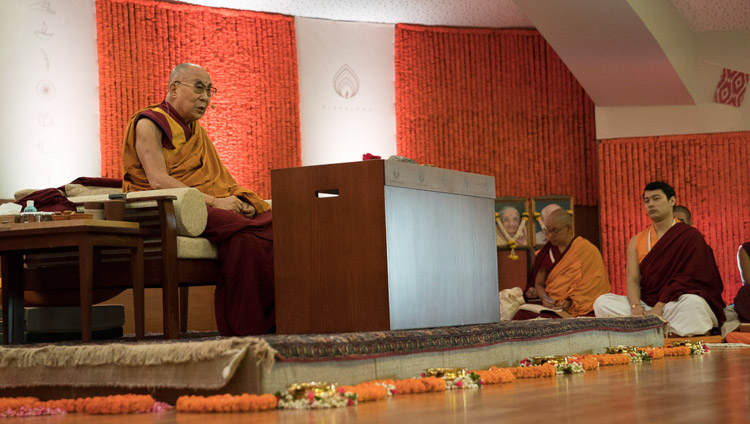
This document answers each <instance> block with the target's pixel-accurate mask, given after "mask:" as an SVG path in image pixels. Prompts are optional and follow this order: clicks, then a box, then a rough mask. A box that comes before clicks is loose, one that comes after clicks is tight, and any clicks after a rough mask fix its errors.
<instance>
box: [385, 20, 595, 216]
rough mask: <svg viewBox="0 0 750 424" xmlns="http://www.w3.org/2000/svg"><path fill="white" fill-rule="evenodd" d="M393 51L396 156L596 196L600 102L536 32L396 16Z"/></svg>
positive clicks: (521, 189) (504, 186)
mask: <svg viewBox="0 0 750 424" xmlns="http://www.w3.org/2000/svg"><path fill="white" fill-rule="evenodd" d="M395 56H396V57H395V66H396V126H397V131H396V133H397V144H398V152H399V154H400V155H403V156H408V157H411V158H413V159H415V160H416V161H418V162H420V163H431V164H435V165H436V166H439V167H443V168H451V169H458V170H465V171H469V172H475V173H479V174H486V175H493V176H495V178H496V184H497V185H496V188H497V195H498V196H521V197H535V196H541V195H549V194H565V195H573V196H575V201H576V203H577V204H582V205H587V206H594V205H596V204H597V175H596V169H597V168H596V139H595V137H596V135H595V127H594V105H593V103H592V101H591V99H590V98H589V97H588V96H587V95H586V93H585V92H584V91H583V88H582V87H581V85H580V84H579V83H578V82H577V81H576V79H575V78H574V77H573V75H572V74H571V73H570V71H569V70H568V68H567V67H566V66H565V64H564V63H563V62H562V61H561V60H560V58H559V57H558V56H557V54H556V53H555V52H554V51H553V50H552V48H551V47H550V46H549V45H548V44H547V42H546V41H545V40H544V38H543V37H542V36H541V35H540V34H539V32H537V31H535V30H503V29H499V30H494V29H486V30H485V29H466V28H444V27H422V26H413V25H397V26H396V52H395Z"/></svg>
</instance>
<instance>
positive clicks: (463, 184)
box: [271, 160, 500, 334]
mask: <svg viewBox="0 0 750 424" xmlns="http://www.w3.org/2000/svg"><path fill="white" fill-rule="evenodd" d="M271 180H272V187H273V194H272V198H273V220H274V223H273V227H274V263H275V283H276V323H277V331H278V333H280V334H310V333H334V332H355V331H376V330H400V329H413V328H430V327H442V326H451V325H464V324H478V323H487V322H497V321H499V316H500V311H499V302H498V295H497V293H498V292H497V287H498V283H497V275H498V274H497V257H496V246H495V230H494V199H495V181H494V178H493V177H488V176H483V175H477V174H469V173H465V172H458V171H451V170H446V169H438V168H433V167H427V166H420V165H414V164H410V163H404V162H397V161H383V160H373V161H363V162H352V163H340V164H332V165H319V166H307V167H298V168H288V169H276V170H273V171H271Z"/></svg>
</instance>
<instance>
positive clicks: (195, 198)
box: [24, 188, 219, 339]
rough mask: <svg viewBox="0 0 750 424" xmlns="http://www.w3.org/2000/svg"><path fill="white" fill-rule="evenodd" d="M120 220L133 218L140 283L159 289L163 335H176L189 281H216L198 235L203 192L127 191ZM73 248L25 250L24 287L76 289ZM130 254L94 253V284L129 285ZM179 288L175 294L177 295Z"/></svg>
mask: <svg viewBox="0 0 750 424" xmlns="http://www.w3.org/2000/svg"><path fill="white" fill-rule="evenodd" d="M70 200H71V201H73V202H75V203H76V204H77V205H78V204H80V205H82V204H83V202H84V201H85V202H91V201H105V200H107V195H96V196H87V197H85V198H83V197H82V198H70ZM126 200H127V202H128V203H127V205H126V208H125V220H126V221H133V222H138V223H139V224H140V226H141V228H143V229H145V230H146V236H145V237H144V266H143V271H144V286H145V287H147V288H161V289H162V302H163V316H164V318H163V319H164V338H166V339H176V338H178V337H179V335H180V332H181V331H182V332H184V331H186V330H187V305H188V303H187V301H188V288H189V287H190V286H202V285H216V283H217V282H218V278H219V261H218V259H217V251H216V247H215V246H214V245H213V244H211V243H210V242H209V241H208V240H207V239H204V238H202V237H198V235H200V234H201V233H202V232H203V228H205V225H206V211H205V205H204V204H203V197H202V195H201V194H200V192H198V190H196V189H192V188H185V189H169V190H150V191H143V192H136V193H128V196H127V199H126ZM77 260H78V258H77V253H76V252H69V253H67V252H66V253H65V254H55V255H49V254H48V255H45V254H35V255H28V256H27V257H26V259H25V264H24V265H25V274H24V281H25V289H26V290H39V291H44V290H50V289H55V290H59V289H77V288H78V268H77ZM129 260H130V259H129V256H128V255H127V254H126V253H125V252H123V250H122V249H120V250H118V249H108V250H101V251H99V252H97V254H96V255H95V263H94V289H95V290H106V289H124V288H130V280H129V278H130V273H129V266H130V265H129ZM178 292H179V294H178Z"/></svg>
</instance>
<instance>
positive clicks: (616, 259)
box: [598, 132, 750, 303]
mask: <svg viewBox="0 0 750 424" xmlns="http://www.w3.org/2000/svg"><path fill="white" fill-rule="evenodd" d="M748 143H750V133H748V132H742V133H719V134H698V135H676V136H661V137H643V138H629V139H615V140H603V141H602V142H601V144H600V148H599V152H598V156H599V187H600V190H601V191H600V196H599V207H600V210H601V217H602V221H601V230H602V254H603V256H604V265H605V266H606V267H607V271H608V272H609V278H610V282H611V283H612V291H613V292H615V293H619V294H624V293H625V262H626V260H625V250H626V248H627V244H628V242H629V241H630V239H631V238H632V237H633V236H634V235H635V234H636V233H638V232H639V231H642V230H643V229H644V228H646V226H647V225H649V224H650V221H649V219H648V217H647V216H646V214H645V209H644V207H643V201H642V198H643V197H642V196H643V187H645V186H646V184H648V183H649V182H651V181H655V180H661V181H664V182H666V183H668V184H670V185H671V186H672V187H674V188H675V191H676V192H677V204H681V205H685V206H687V207H688V209H690V211H691V212H692V215H693V223H694V226H695V227H696V228H697V229H698V230H700V232H701V233H703V235H704V236H705V238H706V241H707V242H708V244H709V245H710V246H711V247H712V248H713V249H714V255H715V256H716V262H717V264H718V265H719V271H720V272H721V276H722V279H723V280H724V300H725V301H726V302H727V303H732V302H733V301H734V296H735V295H736V294H737V290H739V287H740V286H741V282H740V277H739V271H738V269H737V260H736V255H737V248H738V247H739V245H740V244H742V243H743V242H746V241H748V240H750V189H748V187H750V166H748V164H750V149H748V148H747V146H748Z"/></svg>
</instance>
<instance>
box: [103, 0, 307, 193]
mask: <svg viewBox="0 0 750 424" xmlns="http://www.w3.org/2000/svg"><path fill="white" fill-rule="evenodd" d="M96 22H97V48H98V54H99V85H100V88H99V112H100V137H101V158H102V175H103V176H105V177H119V176H121V175H122V162H121V155H122V138H123V130H124V128H125V125H126V124H127V120H128V118H129V117H130V116H131V115H132V114H133V113H134V112H135V111H137V110H138V109H140V108H141V107H144V106H146V105H149V104H154V103H160V102H161V101H162V100H164V97H165V95H166V92H167V81H168V78H169V72H170V70H171V69H172V68H173V67H174V66H175V65H177V64H179V63H183V62H191V63H195V64H198V65H201V66H203V67H204V68H205V69H206V70H207V71H208V73H209V74H210V75H211V79H212V82H213V84H214V85H215V86H216V87H218V89H219V91H218V93H217V94H216V96H214V98H213V101H212V103H213V104H214V105H216V108H215V109H209V111H208V112H207V113H206V115H205V116H204V117H203V118H202V120H201V124H202V125H203V126H204V127H206V129H207V130H208V133H209V135H210V136H211V139H212V140H213V142H214V144H215V145H216V149H217V150H218V152H219V155H220V157H221V159H222V161H223V163H224V165H225V166H226V167H227V169H228V170H229V172H230V173H231V174H232V176H234V178H235V179H236V180H237V181H238V182H239V183H240V184H242V185H244V186H247V187H249V188H251V189H253V190H255V191H256V192H257V193H258V194H259V195H260V196H261V197H265V198H268V197H270V195H271V177H270V169H272V168H284V167H292V166H299V165H300V163H301V159H300V132H299V89H298V79H297V51H296V40H295V32H294V19H293V18H292V17H289V16H282V15H274V14H267V13H257V12H248V11H239V10H230V9H217V8H210V7H204V6H194V5H187V4H180V3H172V2H164V1H155V0H97V1H96Z"/></svg>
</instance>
